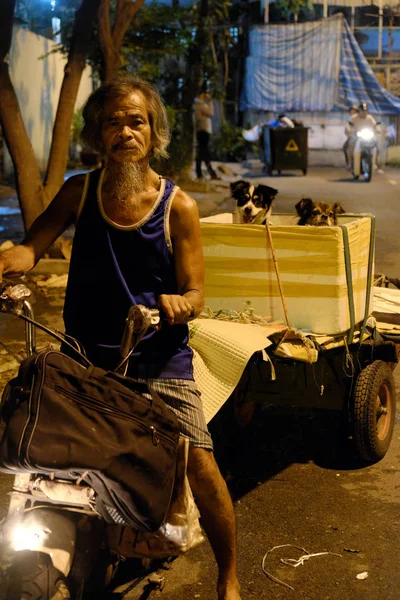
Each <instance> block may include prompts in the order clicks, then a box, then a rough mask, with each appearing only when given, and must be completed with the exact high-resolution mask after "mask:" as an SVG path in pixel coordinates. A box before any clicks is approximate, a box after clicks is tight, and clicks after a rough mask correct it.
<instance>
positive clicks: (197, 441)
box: [138, 379, 213, 452]
mask: <svg viewBox="0 0 400 600" xmlns="http://www.w3.org/2000/svg"><path fill="white" fill-rule="evenodd" d="M138 381H141V382H143V383H146V384H147V385H148V387H149V388H150V389H151V390H152V391H153V392H155V393H156V394H158V395H159V396H160V397H161V398H162V399H163V400H164V402H165V403H166V404H167V405H168V406H169V407H170V408H171V409H172V410H173V411H174V413H175V414H176V416H177V418H178V421H179V428H180V432H181V434H182V435H184V436H185V437H187V438H189V442H190V446H192V447H193V448H204V449H205V450H210V451H211V452H212V450H213V442H212V439H211V435H210V434H209V431H208V429H207V423H206V420H205V417H204V412H203V405H202V403H201V395H200V391H199V388H198V387H197V385H196V383H195V382H194V381H191V380H187V379H139V380H138ZM143 395H144V396H146V397H148V398H149V399H151V395H150V394H146V393H145V394H143Z"/></svg>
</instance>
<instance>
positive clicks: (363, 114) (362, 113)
mask: <svg viewBox="0 0 400 600" xmlns="http://www.w3.org/2000/svg"><path fill="white" fill-rule="evenodd" d="M358 114H359V115H360V117H361V118H362V119H365V117H366V116H367V111H366V110H363V109H362V108H360V110H359V112H358Z"/></svg>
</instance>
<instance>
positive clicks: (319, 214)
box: [296, 198, 345, 227]
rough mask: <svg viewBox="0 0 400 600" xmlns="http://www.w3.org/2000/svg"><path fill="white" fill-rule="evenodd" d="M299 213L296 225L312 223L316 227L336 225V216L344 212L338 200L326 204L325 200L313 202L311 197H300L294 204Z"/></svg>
mask: <svg viewBox="0 0 400 600" xmlns="http://www.w3.org/2000/svg"><path fill="white" fill-rule="evenodd" d="M296 211H297V214H298V215H299V217H300V218H299V220H298V221H297V225H314V226H317V227H332V225H337V217H338V215H341V214H342V213H344V212H345V210H344V209H343V208H342V206H341V205H340V204H339V202H335V204H326V203H325V202H314V201H313V200H311V198H302V199H301V200H300V202H298V203H297V204H296Z"/></svg>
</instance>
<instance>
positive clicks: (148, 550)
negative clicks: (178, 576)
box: [108, 437, 204, 558]
mask: <svg viewBox="0 0 400 600" xmlns="http://www.w3.org/2000/svg"><path fill="white" fill-rule="evenodd" d="M188 455H189V440H188V439H187V438H183V437H181V438H180V440H179V449H178V460H177V466H176V476H175V485H174V491H173V495H172V500H171V505H170V508H169V511H168V514H167V518H166V520H165V523H163V525H161V527H160V528H159V529H158V530H157V531H156V532H155V533H147V532H142V531H135V530H133V529H128V528H123V527H120V526H109V528H108V530H109V531H108V537H109V545H110V549H111V550H114V552H117V553H118V554H120V555H122V556H126V557H138V556H139V557H146V558H164V557H167V556H178V555H179V554H184V553H185V552H187V551H188V550H190V548H193V547H194V546H197V545H198V544H200V543H201V542H203V541H204V535H203V533H202V530H201V527H200V522H199V517H200V513H199V510H198V508H197V506H196V504H195V501H194V498H193V494H192V490H191V489H190V485H189V480H188V477H187V474H186V472H187V461H188Z"/></svg>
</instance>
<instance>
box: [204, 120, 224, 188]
mask: <svg viewBox="0 0 400 600" xmlns="http://www.w3.org/2000/svg"><path fill="white" fill-rule="evenodd" d="M201 133H202V134H203V135H202V140H201V143H202V156H203V160H204V162H205V163H206V166H207V170H208V172H209V174H210V177H211V179H220V177H218V175H217V174H216V172H215V171H214V169H213V168H212V164H211V160H210V150H209V147H208V146H209V143H210V134H209V133H208V132H207V131H202V132H201Z"/></svg>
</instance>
